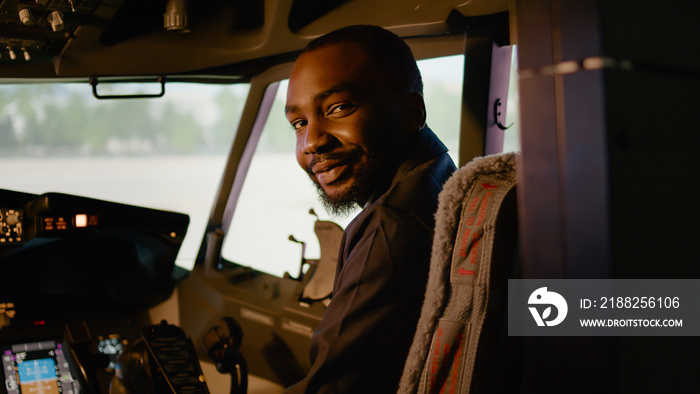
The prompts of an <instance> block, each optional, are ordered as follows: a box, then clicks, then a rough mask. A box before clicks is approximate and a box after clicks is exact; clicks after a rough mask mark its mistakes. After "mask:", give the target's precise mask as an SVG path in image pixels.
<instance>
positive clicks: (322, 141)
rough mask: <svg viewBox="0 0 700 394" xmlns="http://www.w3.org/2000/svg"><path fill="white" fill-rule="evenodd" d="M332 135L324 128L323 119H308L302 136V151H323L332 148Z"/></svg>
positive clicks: (309, 152) (313, 152) (312, 152)
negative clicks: (304, 133)
mask: <svg viewBox="0 0 700 394" xmlns="http://www.w3.org/2000/svg"><path fill="white" fill-rule="evenodd" d="M333 141H334V138H333V135H332V134H330V133H329V132H328V130H327V129H326V124H325V122H324V121H323V120H310V121H309V122H308V123H307V125H306V135H305V137H304V153H308V154H318V153H324V152H326V151H328V150H330V149H331V148H332V145H333Z"/></svg>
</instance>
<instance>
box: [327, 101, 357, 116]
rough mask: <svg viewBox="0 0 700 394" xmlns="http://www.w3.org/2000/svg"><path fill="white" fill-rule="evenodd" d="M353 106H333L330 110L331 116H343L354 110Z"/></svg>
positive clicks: (346, 104) (345, 104) (344, 104)
mask: <svg viewBox="0 0 700 394" xmlns="http://www.w3.org/2000/svg"><path fill="white" fill-rule="evenodd" d="M352 108H353V107H352V105H351V104H349V103H340V104H336V105H334V106H332V107H331V108H330V110H328V114H329V115H333V114H335V115H338V114H343V113H346V112H347V111H350V110H351V109H352Z"/></svg>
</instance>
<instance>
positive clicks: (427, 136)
mask: <svg viewBox="0 0 700 394" xmlns="http://www.w3.org/2000/svg"><path fill="white" fill-rule="evenodd" d="M408 147H409V148H408V149H409V152H410V153H409V154H408V155H407V156H406V157H407V158H408V159H407V160H405V161H404V162H403V163H402V164H401V165H400V167H399V168H398V171H397V174H396V176H395V177H394V179H393V180H392V181H391V184H390V185H388V188H387V186H385V187H384V190H386V191H385V192H384V193H382V194H381V195H379V196H374V199H373V200H372V201H371V202H370V203H369V204H368V205H366V206H365V208H364V209H363V210H362V211H361V212H360V213H359V214H358V216H357V217H356V218H355V219H354V220H353V221H352V222H351V223H350V224H349V225H348V227H347V228H346V229H345V232H344V234H343V240H342V243H341V247H340V255H339V258H338V266H337V270H336V277H335V283H334V287H333V289H334V290H333V298H332V301H331V303H330V305H329V306H328V310H327V311H326V313H325V315H324V317H323V320H322V321H321V324H320V325H319V326H318V328H317V330H316V332H315V333H314V336H313V337H312V339H311V350H310V356H311V363H312V366H311V370H310V371H309V373H308V375H307V376H306V377H305V378H304V379H303V380H302V381H301V382H299V383H297V384H296V385H294V386H292V387H290V388H289V390H288V393H316V392H320V393H392V392H396V389H397V387H398V382H399V379H400V377H401V372H402V370H403V365H404V363H405V360H406V356H407V354H408V350H409V347H410V346H411V342H412V340H413V334H414V333H415V329H416V324H417V323H418V317H419V315H420V310H421V305H422V303H423V296H424V292H425V285H426V282H427V278H428V265H429V261H430V250H431V245H432V238H433V227H434V223H435V221H434V216H433V215H434V214H435V211H436V210H437V201H438V193H439V192H440V190H441V189H442V185H443V184H444V183H445V181H446V180H447V179H448V178H449V176H450V175H451V174H452V172H453V171H454V170H455V165H454V163H453V162H452V160H451V159H450V157H449V155H448V154H447V148H446V147H445V145H443V143H442V142H441V141H440V140H439V139H438V138H437V136H436V135H435V134H434V133H433V132H432V131H431V130H430V129H428V128H427V127H426V128H424V129H423V130H421V131H420V132H419V133H417V135H416V137H415V138H414V140H413V141H411V142H410V143H409V145H408Z"/></svg>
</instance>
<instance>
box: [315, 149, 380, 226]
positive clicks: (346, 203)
mask: <svg viewBox="0 0 700 394" xmlns="http://www.w3.org/2000/svg"><path fill="white" fill-rule="evenodd" d="M356 153H357V152H348V153H347V154H356ZM380 157H383V158H384V160H382V159H380ZM388 158H389V157H388V155H387V154H386V153H382V154H381V155H379V154H376V153H367V157H366V160H365V161H364V163H362V165H360V166H358V168H357V169H356V170H355V172H354V173H353V174H352V180H351V182H350V184H349V185H348V186H347V187H346V188H345V189H344V190H341V191H340V192H338V193H336V194H335V195H334V196H329V195H328V194H327V193H326V191H325V190H323V187H322V186H321V184H320V183H319V182H318V180H317V179H316V178H315V177H314V174H313V172H312V171H311V167H309V168H307V169H306V172H307V174H308V175H309V178H310V179H311V181H312V183H313V184H314V186H315V188H316V193H317V195H318V199H319V201H320V202H321V205H323V208H324V209H325V210H326V212H327V213H328V214H329V215H332V216H334V217H345V216H347V215H349V214H351V213H352V212H354V211H355V210H356V209H357V208H358V207H359V204H360V203H363V202H365V201H367V200H368V199H369V198H370V197H371V195H372V193H373V192H374V191H375V190H376V189H377V187H378V186H379V185H380V183H381V181H382V180H383V179H384V178H385V177H386V176H387V172H389V171H388V170H389V168H390V166H388V165H387V164H389V162H390V160H387V159H388Z"/></svg>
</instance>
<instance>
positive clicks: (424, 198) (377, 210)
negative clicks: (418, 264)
mask: <svg viewBox="0 0 700 394" xmlns="http://www.w3.org/2000/svg"><path fill="white" fill-rule="evenodd" d="M454 169H455V167H454V163H453V162H452V160H451V159H450V157H449V155H447V153H441V154H439V155H437V156H436V157H434V158H432V159H431V160H428V161H426V162H423V163H421V164H419V165H417V166H415V167H414V168H411V169H409V170H408V171H405V173H403V174H401V176H399V177H397V179H396V180H395V181H394V182H393V184H392V185H391V187H390V188H389V189H388V190H387V191H386V192H385V193H384V194H382V195H381V196H379V197H378V198H377V199H376V200H375V201H374V202H372V203H371V204H368V205H367V206H366V207H365V208H364V209H363V210H362V211H361V212H360V213H359V214H358V215H357V217H356V218H355V220H353V222H352V223H351V225H350V226H348V229H350V230H352V229H353V228H354V229H356V230H360V231H362V229H363V228H364V227H366V226H367V225H368V224H369V223H372V222H374V223H382V222H384V223H387V222H400V223H402V224H405V225H414V226H415V225H420V226H424V227H426V228H427V229H428V230H430V231H432V230H433V225H434V215H435V212H436V210H437V201H438V195H439V194H440V191H441V190H442V186H443V184H444V183H445V182H446V181H447V179H448V178H449V177H450V175H451V174H452V173H453V172H454Z"/></svg>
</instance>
